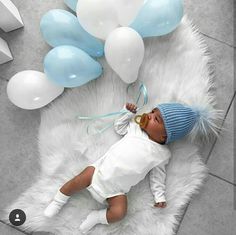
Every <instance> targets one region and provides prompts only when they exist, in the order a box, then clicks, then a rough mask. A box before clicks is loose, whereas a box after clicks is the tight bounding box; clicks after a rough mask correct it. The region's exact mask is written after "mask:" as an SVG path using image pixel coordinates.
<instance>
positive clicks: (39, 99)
mask: <svg viewBox="0 0 236 235" xmlns="http://www.w3.org/2000/svg"><path fill="white" fill-rule="evenodd" d="M63 91H64V87H61V86H58V85H56V84H55V83H53V82H51V81H49V80H48V79H47V77H46V76H45V74H44V73H41V72H38V71H34V70H25V71H21V72H19V73H17V74H15V75H14V76H13V77H12V78H11V79H10V80H9V82H8V84H7V95H8V98H9V100H10V101H11V102H12V103H13V104H15V105H16V106H18V107H20V108H22V109H38V108H41V107H43V106H45V105H47V104H48V103H50V102H51V101H52V100H54V99H55V98H56V97H57V96H59V95H60V94H61V93H62V92H63Z"/></svg>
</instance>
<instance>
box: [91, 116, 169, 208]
mask: <svg viewBox="0 0 236 235" xmlns="http://www.w3.org/2000/svg"><path fill="white" fill-rule="evenodd" d="M134 115H135V114H133V113H131V112H129V113H126V114H123V115H122V116H121V118H119V119H118V120H116V121H115V122H114V129H115V131H116V132H117V133H118V134H120V135H124V137H123V138H122V139H121V140H120V141H118V142H117V143H115V144H114V145H112V146H111V147H110V149H109V150H108V151H107V152H106V153H105V154H104V155H103V157H101V158H100V159H98V160H97V161H95V162H94V163H93V164H91V165H90V166H94V167H95V171H94V174H93V177H92V182H91V184H90V185H89V186H88V187H87V189H88V190H89V191H90V193H91V194H92V196H93V197H94V198H95V199H96V200H97V201H99V202H100V203H103V204H107V202H106V198H109V197H113V196H116V195H122V194H126V193H127V192H129V190H130V188H131V186H134V185H136V184H137V183H139V182H140V181H141V180H142V179H144V177H145V176H146V174H148V172H149V171H150V175H149V176H150V187H151V191H152V193H153V195H154V199H155V202H162V201H165V178H166V170H165V167H166V164H167V163H168V162H169V159H170V156H171V153H170V150H169V148H168V147H167V145H161V144H158V143H156V142H154V141H152V140H151V139H149V137H148V135H147V134H146V133H145V132H144V131H142V130H141V128H140V127H139V125H138V124H136V123H135V122H134V121H133V120H132V118H133V117H134Z"/></svg>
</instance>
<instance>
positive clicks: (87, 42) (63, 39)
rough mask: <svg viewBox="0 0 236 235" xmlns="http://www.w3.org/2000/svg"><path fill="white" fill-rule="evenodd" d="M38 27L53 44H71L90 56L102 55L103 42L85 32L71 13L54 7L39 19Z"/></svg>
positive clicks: (47, 40) (50, 43)
mask: <svg viewBox="0 0 236 235" xmlns="http://www.w3.org/2000/svg"><path fill="white" fill-rule="evenodd" d="M40 29H41V32H42V35H43V37H44V39H45V41H46V42H47V43H48V44H49V45H51V46H53V47H56V46H61V45H71V46H76V47H78V48H80V49H82V50H84V51H86V52H87V53H88V54H90V55H91V56H95V57H100V56H102V55H103V49H104V45H103V43H102V42H101V41H100V40H98V39H97V38H94V37H93V36H92V35H90V34H89V33H88V32H86V31H85V30H84V29H83V28H82V26H81V25H80V24H79V22H78V19H77V17H76V16H74V15H73V14H72V13H70V12H68V11H65V10H60V9H54V10H50V11H48V12H47V13H46V14H45V15H44V16H43V17H42V19H41V22H40Z"/></svg>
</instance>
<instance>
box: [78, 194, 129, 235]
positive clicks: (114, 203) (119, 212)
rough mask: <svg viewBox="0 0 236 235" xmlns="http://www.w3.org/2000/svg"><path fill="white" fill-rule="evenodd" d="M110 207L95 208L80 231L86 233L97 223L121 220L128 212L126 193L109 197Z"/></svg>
mask: <svg viewBox="0 0 236 235" xmlns="http://www.w3.org/2000/svg"><path fill="white" fill-rule="evenodd" d="M107 201H108V204H109V208H108V209H103V210H93V211H92V212H91V213H90V214H89V215H88V216H87V218H86V219H85V221H84V222H83V223H82V224H81V225H80V231H81V232H82V233H84V234H86V233H87V232H89V230H90V229H91V228H92V227H93V226H95V225H96V224H99V223H101V224H108V223H113V222H116V221H119V220H121V219H122V218H123V217H124V216H125V215H126V213H127V197H126V195H118V196H115V197H111V198H107Z"/></svg>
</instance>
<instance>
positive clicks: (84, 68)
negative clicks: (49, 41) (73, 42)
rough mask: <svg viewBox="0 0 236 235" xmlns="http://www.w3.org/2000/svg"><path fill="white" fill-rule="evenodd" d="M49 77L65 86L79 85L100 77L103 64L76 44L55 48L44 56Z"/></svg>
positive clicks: (45, 70) (46, 72) (45, 69)
mask: <svg viewBox="0 0 236 235" xmlns="http://www.w3.org/2000/svg"><path fill="white" fill-rule="evenodd" d="M44 72H45V74H46V76H47V78H48V79H49V80H51V81H53V82H55V83H57V84H58V85H61V86H64V87H77V86H81V85H83V84H86V83H87V82H89V81H91V80H93V79H95V78H97V77H99V76H100V75H101V73H102V67H101V65H100V64H99V63H98V62H97V61H95V60H94V59H93V58H92V57H90V56H89V55H88V54H87V53H86V52H84V51H82V50H81V49H79V48H77V47H74V46H58V47H55V48H53V49H52V50H51V51H49V52H48V54H47V55H46V56H45V58H44Z"/></svg>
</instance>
